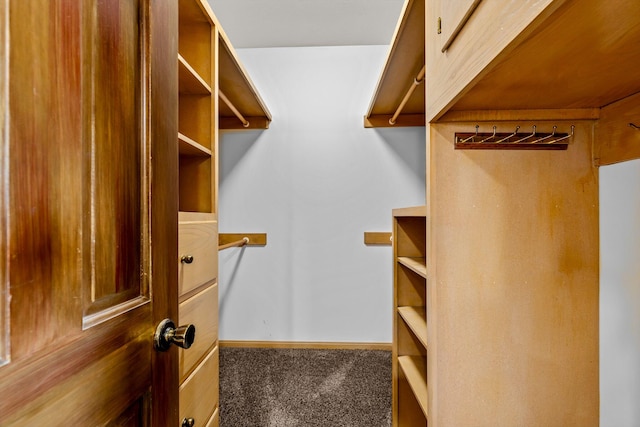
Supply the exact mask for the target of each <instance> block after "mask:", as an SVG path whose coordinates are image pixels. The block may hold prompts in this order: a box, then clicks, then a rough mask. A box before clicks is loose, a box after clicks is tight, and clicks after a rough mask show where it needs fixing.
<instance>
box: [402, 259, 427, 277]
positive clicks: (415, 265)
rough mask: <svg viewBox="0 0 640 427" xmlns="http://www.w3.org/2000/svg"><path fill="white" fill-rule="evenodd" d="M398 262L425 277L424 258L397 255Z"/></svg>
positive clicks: (425, 266)
mask: <svg viewBox="0 0 640 427" xmlns="http://www.w3.org/2000/svg"><path fill="white" fill-rule="evenodd" d="M398 263H400V264H402V265H404V266H405V267H407V268H408V269H410V270H411V271H413V272H415V273H416V274H418V275H420V276H422V277H424V278H425V279H426V278H427V263H426V259H425V258H410V257H398Z"/></svg>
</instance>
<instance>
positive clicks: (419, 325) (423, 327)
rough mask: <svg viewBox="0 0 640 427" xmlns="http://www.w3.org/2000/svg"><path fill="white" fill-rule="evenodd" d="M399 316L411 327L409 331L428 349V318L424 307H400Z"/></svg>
mask: <svg viewBox="0 0 640 427" xmlns="http://www.w3.org/2000/svg"><path fill="white" fill-rule="evenodd" d="M398 314H400V317H402V319H403V320H404V322H405V323H406V324H407V326H409V329H411V331H412V332H413V334H414V335H415V336H416V338H418V340H420V342H421V343H422V345H423V346H424V348H425V349H426V348H427V317H426V311H425V308H424V307H398Z"/></svg>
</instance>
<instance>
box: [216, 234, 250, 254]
mask: <svg viewBox="0 0 640 427" xmlns="http://www.w3.org/2000/svg"><path fill="white" fill-rule="evenodd" d="M248 243H249V238H248V237H243V238H242V239H240V240H236V241H235V242H229V243H227V244H226V245H222V246H218V251H222V250H225V249H228V248H233V247H236V246H244V245H246V244H248Z"/></svg>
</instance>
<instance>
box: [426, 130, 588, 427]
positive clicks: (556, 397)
mask: <svg viewBox="0 0 640 427" xmlns="http://www.w3.org/2000/svg"><path fill="white" fill-rule="evenodd" d="M517 124H521V123H513V122H510V123H500V126H504V127H505V128H514V127H515V126H516V125H517ZM537 124H538V126H539V129H540V130H544V129H545V128H550V127H551V125H553V124H555V123H542V122H538V123H537ZM474 125H475V123H473V122H471V123H453V124H435V125H433V124H432V125H430V126H429V130H428V141H427V158H428V162H429V163H428V166H427V171H428V172H427V173H428V175H427V189H428V191H429V194H430V197H429V203H428V204H427V208H428V209H429V212H428V216H429V221H430V225H429V229H428V234H427V237H428V241H429V242H428V248H429V250H428V253H427V265H428V268H429V275H430V277H429V280H430V283H433V284H437V286H428V287H427V292H428V296H427V313H428V316H429V321H428V324H427V331H428V336H429V338H430V341H429V359H428V361H427V365H428V366H427V375H428V377H429V395H430V399H432V402H437V405H435V406H436V407H435V408H430V411H429V416H430V418H431V419H433V417H436V418H435V420H434V421H435V422H436V423H437V424H438V425H451V426H460V425H477V426H495V425H504V426H512V425H527V426H533V425H536V426H550V425H562V426H594V425H597V423H598V287H599V286H598V277H599V276H598V265H599V260H598V248H599V238H598V227H599V226H598V173H597V170H596V168H595V167H594V166H593V163H592V157H591V156H592V150H593V133H594V130H593V124H592V123H588V122H583V123H579V122H578V123H576V129H575V134H574V137H573V140H572V142H571V143H570V145H569V148H568V149H567V150H565V151H536V152H533V151H504V150H502V151H500V150H498V151H490V152H489V151H487V152H479V151H476V152H471V151H469V150H454V148H453V138H452V136H453V134H454V132H456V130H457V129H460V128H461V127H462V128H464V127H466V128H473V126H474ZM565 126H566V125H565ZM559 131H560V129H559ZM481 396H490V398H488V399H481V398H479V397H481ZM567 408H571V409H570V410H567ZM431 419H430V421H431Z"/></svg>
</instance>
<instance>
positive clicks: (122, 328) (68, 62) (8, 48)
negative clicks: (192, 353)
mask: <svg viewBox="0 0 640 427" xmlns="http://www.w3.org/2000/svg"><path fill="white" fill-rule="evenodd" d="M0 22H1V26H0V62H1V63H2V66H1V67H0V77H1V78H2V87H1V88H0V103H1V107H0V113H1V116H2V117H1V118H0V124H1V125H2V134H1V137H0V152H1V153H2V161H0V184H1V185H0V239H1V243H2V245H0V257H1V259H0V296H1V298H0V332H1V333H0V425H3V426H5V425H33V426H45V425H46V426H58V425H59V426H71V425H74V426H97V425H127V426H128V425H158V426H163V425H178V415H177V414H178V411H177V409H178V407H177V402H178V396H177V390H178V378H177V350H176V349H172V350H170V351H168V352H165V353H160V352H156V351H154V350H153V333H154V330H155V327H156V325H157V324H158V323H159V322H160V321H161V320H162V319H164V318H166V317H170V318H173V319H175V318H176V317H177V295H176V293H177V291H176V289H177V286H176V281H177V210H178V205H177V158H178V156H177V144H176V135H177V67H176V56H177V2H175V1H171V0H122V1H115V0H84V1H78V0H48V1H47V0H29V1H25V0H0Z"/></svg>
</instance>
